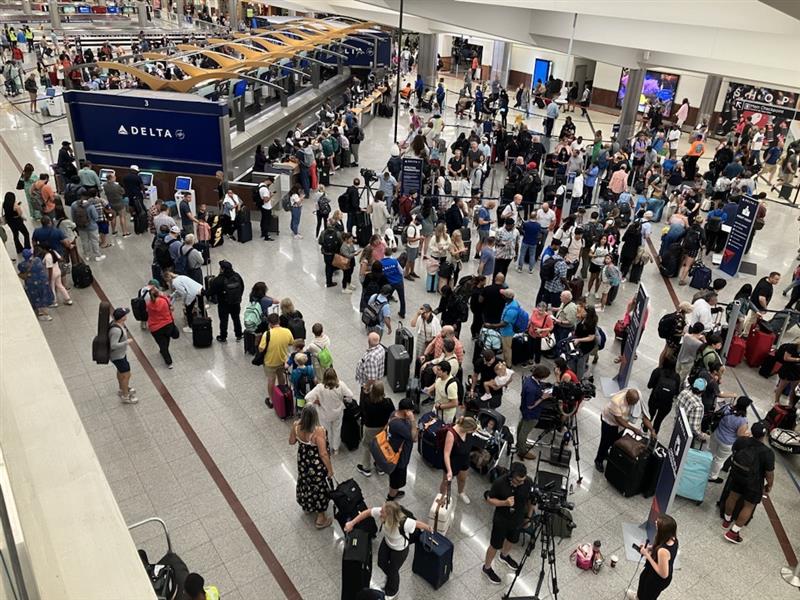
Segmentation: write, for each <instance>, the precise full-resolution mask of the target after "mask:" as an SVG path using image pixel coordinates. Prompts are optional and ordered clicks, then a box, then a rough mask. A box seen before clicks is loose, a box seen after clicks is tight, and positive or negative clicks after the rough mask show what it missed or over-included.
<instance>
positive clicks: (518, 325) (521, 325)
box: [513, 306, 531, 333]
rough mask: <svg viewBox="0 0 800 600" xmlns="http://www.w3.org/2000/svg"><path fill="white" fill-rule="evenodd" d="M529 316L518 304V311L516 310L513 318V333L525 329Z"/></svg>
mask: <svg viewBox="0 0 800 600" xmlns="http://www.w3.org/2000/svg"><path fill="white" fill-rule="evenodd" d="M530 318H531V317H530V315H529V314H528V313H527V312H525V309H524V308H522V307H521V306H520V307H519V312H517V318H516V319H515V320H514V325H513V327H514V333H522V332H523V331H527V329H528V321H529V320H530Z"/></svg>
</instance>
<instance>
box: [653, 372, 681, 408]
mask: <svg viewBox="0 0 800 600" xmlns="http://www.w3.org/2000/svg"><path fill="white" fill-rule="evenodd" d="M680 388H681V381H680V378H679V377H678V375H677V373H675V372H670V373H663V372H662V373H661V375H660V376H659V378H658V381H657V382H656V385H655V387H653V392H652V395H651V396H650V397H651V398H652V399H654V400H661V401H664V402H672V400H674V399H675V396H677V395H678V392H679V391H680Z"/></svg>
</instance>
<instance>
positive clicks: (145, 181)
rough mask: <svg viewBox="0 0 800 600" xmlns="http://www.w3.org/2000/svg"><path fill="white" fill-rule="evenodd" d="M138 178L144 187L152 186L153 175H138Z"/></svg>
mask: <svg viewBox="0 0 800 600" xmlns="http://www.w3.org/2000/svg"><path fill="white" fill-rule="evenodd" d="M139 177H140V178H141V180H142V183H143V184H144V187H150V186H151V185H153V174H152V173H139Z"/></svg>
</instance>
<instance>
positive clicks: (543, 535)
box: [503, 510, 558, 600]
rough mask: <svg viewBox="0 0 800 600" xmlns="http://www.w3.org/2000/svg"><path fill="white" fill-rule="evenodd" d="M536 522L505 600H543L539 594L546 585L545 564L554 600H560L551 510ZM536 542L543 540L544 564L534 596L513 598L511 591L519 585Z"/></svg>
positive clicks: (540, 569)
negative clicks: (518, 582) (548, 572)
mask: <svg viewBox="0 0 800 600" xmlns="http://www.w3.org/2000/svg"><path fill="white" fill-rule="evenodd" d="M534 520H535V524H534V529H533V533H532V534H531V539H530V541H529V542H528V546H527V547H526V548H525V552H524V554H523V555H522V559H521V560H520V561H519V568H518V569H517V571H516V572H515V573H514V579H513V581H512V582H511V585H510V586H508V591H507V592H506V593H505V595H504V596H503V598H504V600H541V596H539V592H541V590H542V584H543V583H544V576H545V564H547V566H548V568H549V571H550V584H549V585H550V588H551V592H552V594H553V599H554V600H558V573H557V572H556V541H555V538H554V537H553V513H552V512H550V511H549V510H545V511H544V512H542V513H540V514H539V515H536V516H535V517H534ZM536 540H541V551H540V556H541V558H542V563H541V566H540V568H539V577H538V579H537V581H536V590H535V591H534V595H533V596H512V595H511V591H512V590H513V589H514V585H515V584H516V583H517V579H519V576H520V574H521V573H522V569H523V568H524V567H525V563H526V562H527V561H528V557H530V555H531V554H532V553H533V550H534V548H535V547H536Z"/></svg>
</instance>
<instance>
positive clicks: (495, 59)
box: [489, 40, 511, 88]
mask: <svg viewBox="0 0 800 600" xmlns="http://www.w3.org/2000/svg"><path fill="white" fill-rule="evenodd" d="M510 69H511V44H510V43H509V42H501V41H499V40H495V42H494V47H493V50H492V70H491V73H490V75H489V81H494V80H495V78H496V79H497V80H498V81H500V85H501V86H502V87H504V88H507V87H508V71H509V70H510Z"/></svg>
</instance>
